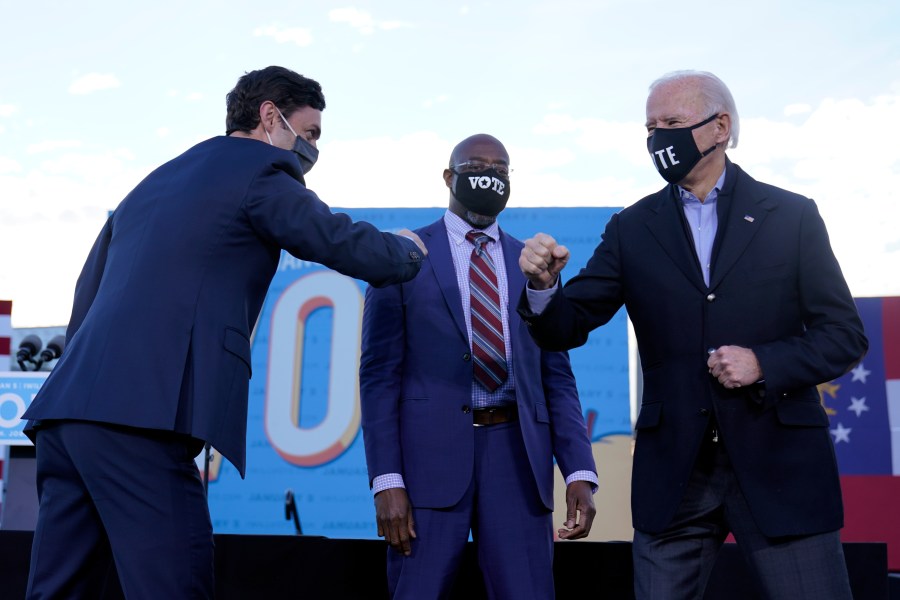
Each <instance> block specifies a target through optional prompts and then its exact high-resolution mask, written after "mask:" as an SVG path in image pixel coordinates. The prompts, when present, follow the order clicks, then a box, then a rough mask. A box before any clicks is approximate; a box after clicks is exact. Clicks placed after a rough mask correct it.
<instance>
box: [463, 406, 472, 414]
mask: <svg viewBox="0 0 900 600" xmlns="http://www.w3.org/2000/svg"><path fill="white" fill-rule="evenodd" d="M462 411H463V412H464V413H466V414H469V413H470V412H472V409H471V408H469V406H468V405H464V406H463V407H462Z"/></svg>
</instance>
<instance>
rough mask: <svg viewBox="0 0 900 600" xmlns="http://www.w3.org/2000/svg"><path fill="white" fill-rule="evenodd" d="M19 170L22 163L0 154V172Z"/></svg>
mask: <svg viewBox="0 0 900 600" xmlns="http://www.w3.org/2000/svg"><path fill="white" fill-rule="evenodd" d="M21 172H22V165H21V164H19V161H17V160H15V159H12V158H7V157H5V156H0V174H3V173H21Z"/></svg>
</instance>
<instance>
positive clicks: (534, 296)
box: [525, 277, 559, 315]
mask: <svg viewBox="0 0 900 600" xmlns="http://www.w3.org/2000/svg"><path fill="white" fill-rule="evenodd" d="M558 288H559V277H557V278H556V283H555V284H553V287H551V288H547V289H546V290H535V289H532V288H531V286H530V285H526V286H525V294H526V297H527V298H528V307H529V308H531V312H533V313H534V314H536V315H539V314H541V313H542V312H544V309H546V308H547V305H548V304H550V300H552V299H553V294H555V293H556V290H557V289H558Z"/></svg>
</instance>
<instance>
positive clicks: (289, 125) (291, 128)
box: [275, 106, 300, 137]
mask: <svg viewBox="0 0 900 600" xmlns="http://www.w3.org/2000/svg"><path fill="white" fill-rule="evenodd" d="M275 110H277V111H278V116H279V117H281V120H282V121H284V124H285V125H287V128H288V129H290V130H291V133H293V134H294V137H300V136H299V135H297V132H296V131H294V128H293V127H291V124H290V123H288V120H287V119H285V118H284V115H283V114H281V109H280V108H278V107H277V106H276V107H275Z"/></svg>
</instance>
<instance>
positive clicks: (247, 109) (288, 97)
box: [225, 66, 325, 135]
mask: <svg viewBox="0 0 900 600" xmlns="http://www.w3.org/2000/svg"><path fill="white" fill-rule="evenodd" d="M266 100H271V101H272V102H273V103H274V104H275V106H277V107H278V108H279V109H281V112H282V113H284V117H285V118H288V117H290V116H291V115H292V114H293V113H294V111H295V110H297V109H298V108H303V107H304V106H311V107H312V108H315V109H317V110H325V96H323V95H322V86H320V85H319V82H317V81H315V80H312V79H310V78H308V77H304V76H303V75H300V74H299V73H295V72H293V71H291V70H290V69H285V68H284V67H275V66H273V67H266V68H265V69H259V70H258V71H250V72H249V73H245V74H244V75H243V76H242V77H241V78H240V79H238V82H237V85H235V86H234V89H233V90H231V91H230V92H228V95H227V96H225V106H226V108H227V113H226V116H225V135H230V134H232V133H233V132H235V131H243V132H245V133H247V132H250V131H253V130H254V129H256V126H257V125H259V105H260V104H262V103H263V102H265V101H266Z"/></svg>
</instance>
